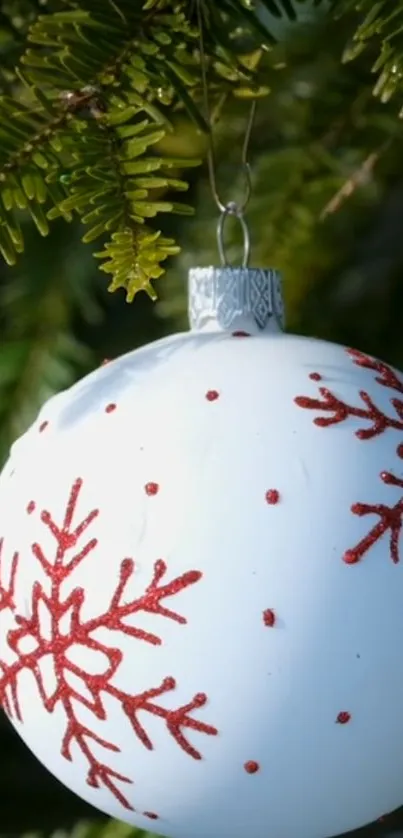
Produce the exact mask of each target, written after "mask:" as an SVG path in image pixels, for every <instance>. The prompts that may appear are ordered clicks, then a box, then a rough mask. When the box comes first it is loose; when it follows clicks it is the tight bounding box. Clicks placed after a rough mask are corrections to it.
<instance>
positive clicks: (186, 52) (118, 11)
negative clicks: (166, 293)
mask: <svg viewBox="0 0 403 838" xmlns="http://www.w3.org/2000/svg"><path fill="white" fill-rule="evenodd" d="M246 5H248V4H246ZM227 6H228V8H229V10H230V13H231V14H230V15H228V14H227V12H224V14H221V16H219V18H217V14H215V15H214V21H213V23H214V25H213V27H212V28H211V29H209V30H208V37H207V42H208V49H207V61H208V65H209V66H208V72H209V81H210V83H211V86H212V88H213V89H214V86H216V87H217V88H218V87H219V89H220V94H221V95H222V92H223V89H224V90H225V89H227V90H228V91H233V90H236V89H240V88H242V89H243V88H245V87H246V88H247V87H248V85H249V87H250V86H251V85H253V79H254V72H255V67H254V69H253V70H251V69H250V62H249V66H248V61H247V60H242V59H243V57H244V56H242V55H238V53H237V50H236V48H235V46H234V44H232V45H231V49H230V48H229V44H228V43H226V38H228V20H229V19H230V20H231V21H232V18H233V16H234V9H235V7H237V6H239V8H241V7H242V9H243V11H245V8H244V6H245V4H244V3H243V2H240V3H238V2H236V3H235V2H234V3H229V4H227ZM227 6H226V8H227ZM64 7H65V8H64V9H63V10H62V11H55V12H54V13H52V14H47V15H42V16H40V17H39V18H38V19H37V20H36V22H35V23H34V24H33V26H32V27H31V29H30V31H29V37H28V39H29V41H30V43H31V44H32V46H31V47H29V49H27V50H26V52H25V54H24V55H23V57H22V59H21V68H20V69H19V70H18V73H19V77H20V78H21V80H22V81H23V82H24V84H25V93H24V94H22V93H21V91H19V92H18V97H17V99H13V98H9V99H6V98H5V97H4V98H3V100H1V101H0V121H1V125H2V126H3V127H2V128H1V129H0V131H1V133H0V147H1V150H0V189H1V204H0V252H1V253H2V255H3V257H4V258H5V260H6V261H7V262H8V264H15V262H16V259H17V255H18V253H20V252H22V250H23V247H24V242H23V237H22V232H21V227H20V224H19V215H20V211H21V210H25V211H28V212H29V213H30V214H31V217H32V218H33V220H34V223H35V225H36V227H37V229H38V230H39V232H40V234H41V235H47V234H48V232H49V223H48V222H49V221H51V220H53V219H54V218H57V217H59V216H62V217H63V218H65V219H66V220H71V218H72V214H74V213H78V215H79V216H80V218H81V220H82V222H83V223H84V224H88V225H91V226H90V229H89V230H88V232H87V233H86V234H85V236H84V241H85V242H89V241H92V240H94V239H95V238H98V237H100V236H103V235H105V234H110V235H111V236H112V238H111V241H110V242H109V245H107V246H106V250H105V253H108V262H107V263H106V264H105V265H104V269H105V270H107V272H111V273H112V275H113V278H112V283H111V286H110V287H111V288H116V287H126V289H127V291H128V297H129V298H130V299H132V298H133V296H134V294H135V292H136V291H137V290H140V289H142V288H147V289H148V292H149V293H151V294H154V292H152V291H151V290H150V286H149V280H150V279H152V278H154V279H155V278H156V277H158V276H160V275H161V273H162V272H163V270H162V268H161V266H160V263H161V261H162V260H164V259H165V258H166V257H167V256H168V255H170V254H172V253H174V252H176V250H177V248H176V245H175V243H174V242H173V241H171V240H168V239H165V238H164V237H163V236H161V234H159V235H158V236H155V235H153V231H151V230H149V229H146V230H142V229H141V228H140V225H144V221H145V219H146V218H153V217H155V216H156V214H157V213H159V212H179V213H181V214H184V213H185V214H188V213H189V212H191V211H192V210H191V208H190V207H188V206H187V205H186V204H182V203H179V202H177V201H173V200H172V199H170V198H169V197H167V195H166V193H167V192H169V193H170V192H171V191H172V190H183V189H186V188H187V185H186V183H185V182H184V181H183V180H182V179H181V177H180V176H179V177H177V176H176V175H175V176H174V177H172V176H171V174H172V173H171V172H170V170H171V169H177V170H179V171H181V170H182V169H183V167H186V166H188V165H195V164H196V162H197V161H195V160H190V161H187V160H177V161H173V160H166V159H162V158H159V157H158V156H156V155H155V156H151V157H150V156H149V148H150V146H152V145H154V144H156V143H158V142H159V141H160V140H161V139H162V138H163V137H164V135H165V133H166V132H167V131H172V130H173V129H172V121H171V114H172V112H174V111H175V109H176V108H177V107H178V106H180V107H184V108H185V109H186V110H187V112H188V114H189V115H190V116H191V118H192V119H193V121H195V122H196V124H197V126H198V128H199V129H202V130H204V131H208V126H207V125H206V123H205V120H204V117H203V115H202V114H201V112H200V107H199V105H198V99H200V67H199V55H198V46H199V44H198V32H197V29H196V28H195V26H194V24H193V22H192V21H191V20H189V19H188V17H187V15H186V12H188V3H187V2H186V0H178V2H176V3H175V4H172V3H165V2H153V1H152V2H147V3H145V5H143V6H141V5H138V4H134V3H133V2H132V0H116V2H113V3H112V2H109V0H80V3H76V2H74V0H66V2H65V3H64ZM238 11H239V9H238ZM248 14H249V15H250V14H251V13H249V12H248ZM210 17H211V16H210ZM224 32H225V33H226V36H225V37H224V34H223V33H224ZM256 63H257V62H256V61H255V62H254V65H256ZM1 117H3V118H1ZM154 172H158V174H159V177H158V178H157V180H156V179H155V177H154V179H153V178H150V177H149V175H150V173H154ZM146 176H148V177H146ZM115 234H117V235H118V237H121V236H122V235H124V236H125V241H126V245H127V243H128V242H129V241H130V242H131V243H132V246H131V251H130V252H131V255H132V258H135V259H136V260H137V261H136V262H135V263H133V264H132V265H131V266H130V267H129V266H128V258H129V251H128V249H127V246H126V249H125V254H126V257H125V260H123V261H122V260H118V259H117V256H116V248H115V239H114V238H113V236H114V235H115ZM153 245H154V250H153V249H152V248H153ZM123 265H125V272H126V273H125V275H124V273H123ZM115 270H116V276H115ZM124 276H125V277H126V279H125V278H124Z"/></svg>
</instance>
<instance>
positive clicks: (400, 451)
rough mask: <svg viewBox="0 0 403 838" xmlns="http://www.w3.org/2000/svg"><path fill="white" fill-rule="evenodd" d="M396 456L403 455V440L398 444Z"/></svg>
mask: <svg viewBox="0 0 403 838" xmlns="http://www.w3.org/2000/svg"><path fill="white" fill-rule="evenodd" d="M397 456H398V457H403V442H401V443H400V445H398V448H397Z"/></svg>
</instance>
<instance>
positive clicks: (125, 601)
mask: <svg viewBox="0 0 403 838" xmlns="http://www.w3.org/2000/svg"><path fill="white" fill-rule="evenodd" d="M82 485H83V481H82V480H81V479H78V480H76V481H75V483H74V484H73V486H72V488H71V492H70V496H69V499H68V502H67V506H66V512H65V516H64V520H63V523H62V525H61V526H59V525H58V524H57V523H56V522H55V521H54V519H53V517H52V515H51V513H50V512H48V511H47V510H43V511H42V512H41V513H40V519H41V521H42V523H43V524H44V525H45V527H46V528H47V529H48V531H50V533H51V534H52V536H53V538H54V540H55V556H54V558H53V559H52V560H50V559H48V558H47V557H46V555H45V553H44V551H43V549H42V547H41V546H40V544H37V543H35V544H33V545H32V553H33V556H34V558H35V559H36V560H37V561H38V562H39V564H40V566H41V568H42V571H43V572H44V574H45V576H46V577H47V579H48V581H49V589H50V591H49V593H47V592H46V591H45V590H44V588H43V586H42V585H41V584H40V582H35V584H34V586H33V589H32V598H31V604H30V616H29V617H27V616H23V615H21V614H19V613H18V612H17V607H16V603H15V589H16V581H17V576H18V571H19V554H18V553H14V555H13V558H12V561H11V569H10V571H9V573H8V580H7V581H6V580H5V579H4V578H2V570H3V573H4V562H3V568H2V553H3V550H4V543H3V540H0V612H1V611H5V610H8V611H11V612H12V614H13V617H14V623H15V626H16V627H14V628H12V629H10V630H9V631H8V634H7V643H8V646H9V648H10V650H11V651H12V652H13V655H14V660H13V661H12V662H11V663H6V662H5V661H0V703H2V704H3V707H4V709H5V711H6V712H7V714H8V715H9V716H10V717H15V718H17V719H18V720H19V721H23V719H22V713H21V705H20V701H19V675H20V673H21V672H22V671H23V670H29V671H30V673H31V674H32V676H33V678H34V679H35V681H36V685H37V689H38V692H39V695H40V698H41V701H42V703H43V706H44V707H45V709H46V710H47V711H48V712H49V713H52V712H53V711H54V710H55V708H56V707H59V708H60V707H62V708H63V710H64V713H65V718H66V727H65V732H64V736H63V740H62V745H61V753H62V755H63V757H64V758H65V759H67V760H69V761H71V760H72V748H73V746H74V745H75V746H76V747H78V748H79V749H80V751H81V753H82V754H83V755H84V757H85V759H86V761H87V765H88V773H87V778H86V780H87V783H88V785H90V786H93V787H94V788H99V787H100V786H101V785H103V786H105V787H106V788H108V789H109V791H110V792H111V793H112V794H113V795H114V797H115V798H116V799H117V800H119V801H120V803H121V804H122V806H124V807H125V808H126V809H132V808H133V807H132V806H131V805H130V803H129V802H128V800H127V799H126V797H125V796H124V795H123V793H122V791H121V790H120V788H119V786H118V781H119V782H121V783H131V782H132V780H131V779H130V778H129V777H127V776H124V775H123V774H119V773H118V772H117V771H115V770H114V769H113V768H111V767H110V766H109V765H108V764H107V761H105V762H103V761H102V760H101V758H98V757H97V756H95V754H94V753H93V749H92V743H93V744H95V745H97V746H99V745H101V746H102V747H103V748H104V749H105V750H106V751H109V752H118V751H119V748H118V747H117V745H115V744H114V743H113V742H111V741H108V740H107V739H103V738H101V737H100V736H99V735H98V734H97V733H95V732H94V731H93V730H91V728H90V727H89V726H88V723H87V724H83V723H82V722H80V721H79V719H78V718H77V715H76V710H75V707H76V706H77V705H80V704H81V705H83V706H84V707H85V708H87V709H88V710H90V711H91V712H92V713H93V715H94V717H96V719H98V720H99V721H104V720H106V718H107V711H106V708H105V705H104V699H105V698H107V697H111V698H113V699H115V700H116V701H118V702H119V703H120V705H121V708H122V712H123V713H124V714H125V716H126V717H127V719H128V720H129V722H130V725H131V727H132V729H133V731H134V733H135V735H136V736H137V737H138V739H139V740H140V742H142V744H143V745H144V747H145V748H147V749H149V750H152V748H153V744H152V741H151V739H150V737H149V736H148V734H147V731H146V728H145V727H144V725H143V724H142V722H140V720H139V713H140V711H143V712H146V713H151V714H153V715H154V716H158V717H159V718H160V719H162V720H163V722H164V724H165V726H166V729H167V732H168V734H169V735H170V736H172V738H173V739H174V740H175V742H176V743H177V745H178V746H179V747H180V748H181V749H182V750H183V751H185V753H187V754H188V755H189V756H190V757H192V758H193V759H196V760H199V759H201V754H200V752H199V751H198V750H197V749H196V748H195V747H194V746H193V745H192V744H191V743H190V742H189V741H188V739H187V738H186V735H185V731H186V729H188V730H193V731H198V732H199V733H204V734H208V735H216V734H217V730H216V728H215V727H213V726H212V725H209V724H206V723H205V722H201V721H199V720H197V719H195V718H193V716H192V715H191V714H192V713H193V711H194V710H196V709H197V708H200V707H203V706H204V705H205V704H206V702H207V696H206V695H205V693H197V694H196V695H194V696H193V698H192V699H191V701H189V702H188V703H187V704H184V705H182V706H181V707H177V708H176V709H174V710H169V709H167V708H166V707H164V706H163V705H162V704H161V703H160V701H159V699H160V698H161V697H162V696H165V694H168V693H170V692H172V690H174V689H175V687H176V682H175V679H174V678H173V677H171V676H169V677H166V678H164V679H163V681H162V682H161V683H160V684H158V685H157V686H153V687H151V688H150V689H148V690H145V691H144V692H141V693H138V694H136V695H131V694H130V693H126V692H124V691H123V690H121V689H119V688H118V687H117V686H115V685H114V683H113V681H114V675H115V674H116V672H117V670H118V669H119V666H120V664H121V661H122V658H123V653H122V652H121V650H120V649H119V648H116V647H114V646H112V645H110V646H109V645H106V643H105V642H101V641H99V640H97V639H95V637H94V634H95V632H96V631H97V629H100V628H104V629H109V630H110V631H114V632H116V631H117V632H120V633H123V634H125V635H128V636H129V637H132V638H134V639H136V640H142V641H143V642H145V643H149V644H151V645H153V646H158V645H160V644H161V642H162V641H161V638H160V637H159V636H158V635H157V634H154V633H151V632H148V631H144V630H143V629H140V628H137V627H135V626H133V625H129V624H128V623H127V622H126V621H127V618H129V617H130V616H131V615H133V614H139V613H140V612H143V613H147V614H154V615H155V616H159V617H162V618H166V619H169V620H174V621H175V622H177V623H180V624H182V625H184V624H185V623H186V622H187V621H186V619H185V617H183V616H181V615H180V614H178V613H177V612H176V611H171V610H170V609H169V608H167V607H165V606H164V604H163V603H164V601H165V600H166V599H167V597H171V596H175V595H176V594H179V593H180V592H181V591H183V590H184V589H186V588H188V587H189V586H190V585H194V584H195V583H196V582H198V581H199V580H200V578H201V575H202V574H201V573H200V572H199V571H196V570H190V571H188V572H186V573H184V574H182V576H178V577H176V578H175V579H172V580H171V581H166V579H165V577H166V573H167V566H166V563H165V562H164V561H163V560H162V559H159V560H158V561H156V562H155V564H154V571H153V577H152V580H151V582H150V584H149V585H148V587H147V588H146V589H145V591H144V592H143V593H142V594H141V595H139V596H137V597H136V598H135V599H132V598H129V597H128V595H127V592H126V589H127V585H128V582H129V580H131V579H132V577H133V575H134V573H135V563H134V561H133V559H130V558H126V559H124V560H123V561H122V562H121V565H120V576H119V581H118V582H117V585H116V588H115V590H114V591H113V594H112V596H111V599H110V602H109V606H108V608H107V610H105V611H104V613H102V614H100V615H98V616H96V617H92V618H91V619H84V617H83V614H82V611H83V606H84V603H85V591H84V589H83V588H81V587H76V588H74V589H73V590H72V591H71V592H70V593H69V594H68V595H67V596H64V595H63V593H62V587H63V583H64V582H66V581H67V580H70V579H71V576H72V574H73V573H74V571H75V570H76V569H77V567H78V566H79V565H80V564H81V563H82V562H83V561H85V560H86V559H87V558H88V557H89V556H90V555H91V553H93V551H94V550H95V549H96V547H97V539H96V538H89V539H88V540H86V539H85V538H83V536H84V534H85V533H86V532H87V530H88V528H89V527H90V525H91V524H92V522H93V521H94V519H95V518H96V517H97V516H98V514H99V512H98V510H97V509H94V510H92V511H91V512H90V513H89V514H88V515H87V516H86V518H84V520H82V521H81V523H79V524H77V525H73V518H74V515H75V511H76V507H77V502H78V499H79V495H80V492H81V489H82ZM34 509H35V505H34V504H33V503H31V504H29V505H28V507H27V512H28V514H33V512H34ZM79 544H80V545H82V546H78V545H79ZM43 610H45V611H46V612H47V616H48V618H49V619H50V627H51V628H50V633H49V632H48V631H46V632H45V631H44V630H43V627H42V626H41V616H40V615H41V612H42V613H43ZM66 617H68V618H69V630H68V631H66ZM27 638H29V641H30V647H32V646H33V648H32V651H23V650H24V648H25V649H26V648H27V646H26V642H25V641H26V639H27ZM77 645H78V646H81V647H83V648H84V649H88V650H91V651H92V652H99V653H101V655H102V657H101V655H100V656H99V657H100V661H101V663H100V666H101V667H102V669H101V671H100V672H98V673H97V674H93V673H91V674H90V673H88V672H86V671H85V670H84V669H82V668H81V667H80V666H78V665H77V664H76V663H73V662H72V660H71V659H70V658H69V650H71V648H72V647H73V646H75V647H76V646H77ZM49 655H51V656H52V660H53V666H54V673H55V676H56V687H55V689H54V691H53V692H52V694H50V695H49V694H48V693H47V692H46V689H45V684H44V679H43V674H42V671H41V660H42V658H44V656H47V659H49ZM105 660H106V664H105ZM71 675H72V676H75V678H74V683H75V685H76V686H72V685H71V683H70V681H71V680H72V679H71V678H69V676H71ZM77 679H81V680H82V682H83V687H84V689H83V692H82V694H81V693H80V690H79V687H78V686H77V683H78V682H77ZM96 750H97V751H98V747H97V749H96ZM146 814H147V813H146Z"/></svg>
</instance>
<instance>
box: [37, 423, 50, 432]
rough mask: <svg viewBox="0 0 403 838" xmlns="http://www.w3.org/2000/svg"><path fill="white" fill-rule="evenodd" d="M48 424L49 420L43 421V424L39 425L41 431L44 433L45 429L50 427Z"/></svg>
mask: <svg viewBox="0 0 403 838" xmlns="http://www.w3.org/2000/svg"><path fill="white" fill-rule="evenodd" d="M48 425H49V422H42V425H39V433H40V434H42V433H43V431H44V430H45V428H47V427H48Z"/></svg>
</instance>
